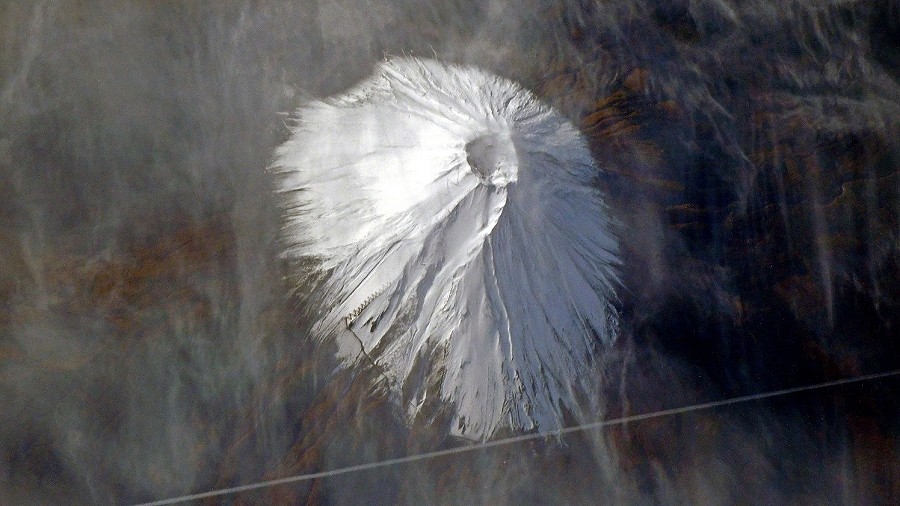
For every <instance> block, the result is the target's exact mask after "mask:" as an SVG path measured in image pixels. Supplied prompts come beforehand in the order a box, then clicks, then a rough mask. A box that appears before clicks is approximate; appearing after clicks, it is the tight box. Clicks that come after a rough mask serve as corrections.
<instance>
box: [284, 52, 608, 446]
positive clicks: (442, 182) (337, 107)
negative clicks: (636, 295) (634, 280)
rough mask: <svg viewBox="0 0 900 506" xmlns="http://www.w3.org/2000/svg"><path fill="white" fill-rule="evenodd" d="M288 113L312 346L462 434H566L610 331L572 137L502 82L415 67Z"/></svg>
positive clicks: (479, 73) (297, 241) (293, 246)
mask: <svg viewBox="0 0 900 506" xmlns="http://www.w3.org/2000/svg"><path fill="white" fill-rule="evenodd" d="M298 116H299V121H298V123H297V125H296V126H294V127H293V129H292V133H291V138H290V140H288V141H287V142H286V143H285V144H284V145H282V146H281V147H279V148H278V150H277V152H276V157H277V159H276V161H275V163H274V167H273V168H274V169H275V170H276V171H278V172H279V173H280V174H281V177H280V179H279V191H280V192H281V193H282V194H283V196H284V197H285V199H286V202H287V203H286V206H285V208H286V226H285V229H284V230H285V231H284V234H285V239H286V242H287V244H288V245H289V247H288V250H287V251H286V254H287V255H288V256H291V257H303V258H314V259H316V260H317V261H318V262H319V264H318V265H319V267H320V268H321V269H322V270H323V272H324V273H325V281H324V283H323V284H322V286H321V288H320V292H319V293H318V296H319V298H320V300H321V301H322V303H323V307H325V308H326V310H325V311H324V312H323V314H321V315H320V319H319V320H318V322H317V323H316V324H315V326H314V329H313V330H314V333H315V335H316V336H317V337H318V338H320V339H322V340H328V339H333V340H335V341H336V343H337V345H338V350H339V351H338V353H339V355H340V358H341V359H342V361H343V363H344V364H345V365H347V366H361V367H362V366H365V365H364V364H368V365H370V364H371V363H372V362H374V364H375V365H376V367H378V368H379V369H381V371H382V372H383V373H384V376H385V377H386V378H387V380H388V382H389V383H390V386H391V391H392V392H393V393H394V394H395V395H396V398H397V400H398V402H399V403H400V405H401V406H402V407H403V408H404V409H405V410H406V411H407V414H408V416H409V417H410V418H411V419H412V418H414V417H415V416H416V415H417V414H418V413H419V411H420V410H421V408H422V406H423V404H424V403H425V400H426V396H432V398H434V396H439V398H440V400H441V402H442V403H444V404H445V405H449V407H450V409H451V410H452V413H453V415H454V419H453V422H452V429H451V430H452V433H453V434H456V435H460V436H464V437H469V438H472V439H486V438H489V437H490V436H491V435H493V434H494V433H495V431H496V430H497V429H499V428H501V427H507V428H510V429H513V430H553V429H556V428H559V427H560V424H561V423H562V413H563V411H564V410H575V409H576V408H577V403H576V398H575V397H576V393H577V392H579V391H580V392H582V393H584V392H588V393H589V392H591V391H592V390H593V389H592V388H591V383H592V382H593V381H595V380H596V378H593V375H591V374H589V372H590V365H591V363H592V361H593V359H594V358H595V357H596V353H597V347H598V345H600V344H602V343H603V342H608V341H609V340H611V339H613V338H614V337H615V334H616V332H617V327H618V316H617V314H616V311H615V309H614V307H613V304H612V302H613V300H614V298H615V288H616V286H617V284H618V280H617V273H616V266H617V262H618V260H617V258H618V242H617V240H616V237H615V236H614V234H613V233H612V231H611V225H610V218H609V216H608V212H607V209H606V206H605V205H604V203H603V198H602V195H601V194H600V192H599V191H598V190H597V188H596V187H595V185H594V184H593V183H594V182H595V178H596V176H597V173H598V170H599V169H598V168H597V166H596V164H595V163H594V161H593V158H592V157H591V154H590V152H589V151H588V148H587V145H586V143H585V141H584V140H583V139H582V137H581V136H580V135H579V133H578V131H577V130H576V129H575V128H574V127H573V126H572V125H571V124H570V123H569V122H568V121H567V120H566V119H565V118H563V117H562V116H561V115H560V114H559V113H557V112H555V111H554V110H553V109H551V108H550V107H548V106H546V105H544V104H542V103H541V102H540V101H539V100H538V99H537V98H536V97H535V96H534V95H533V94H531V93H530V92H528V91H527V90H525V89H523V88H522V87H521V86H519V85H518V84H516V83H514V82H512V81H510V80H508V79H504V78H501V77H498V76H495V75H492V74H490V73H488V72H485V71H483V70H480V69H478V68H474V67H468V66H457V65H448V64H444V63H441V62H437V61H432V60H421V59H414V58H395V59H390V60H388V61H386V62H384V63H382V64H381V65H380V66H379V67H378V69H377V71H376V73H375V75H374V76H372V77H370V78H368V79H366V80H365V81H363V82H361V83H360V84H358V85H357V86H356V87H354V88H353V89H351V90H350V91H348V92H346V93H345V94H343V95H340V96H336V97H332V98H329V99H326V100H324V101H317V102H313V103H310V104H307V105H305V106H303V107H302V108H300V110H299V111H298ZM582 407H583V406H582Z"/></svg>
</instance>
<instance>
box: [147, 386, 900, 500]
mask: <svg viewBox="0 0 900 506" xmlns="http://www.w3.org/2000/svg"><path fill="white" fill-rule="evenodd" d="M897 375H900V369H895V370H893V371H887V372H880V373H873V374H865V375H862V376H856V377H853V378H844V379H839V380H833V381H826V382H824V383H817V384H814V385H805V386H799V387H793V388H785V389H782V390H774V391H771V392H763V393H759V394H751V395H742V396H739V397H732V398H729V399H722V400H719V401H712V402H704V403H701V404H692V405H689V406H682V407H678V408H672V409H664V410H660V411H654V412H651V413H642V414H638V415H629V416H623V417H619V418H610V419H608V420H601V421H597V422H591V423H587V424H583V425H575V426H572V427H565V428H562V429H557V430H552V431H547V432H540V433H533V434H524V435H521V436H513V437H508V438H503V439H497V440H495V441H487V442H484V443H481V444H476V445H470V446H458V447H455V448H448V449H446V450H437V451H433V452H425V453H418V454H415V455H407V456H406V457H398V458H393V459H386V460H379V461H376V462H367V463H365V464H358V465H355V466H348V467H341V468H338V469H330V470H327V471H319V472H315V473H308V474H299V475H295V476H286V477H284V478H277V479H274V480H267V481H260V482H256V483H250V484H247V485H240V486H237V487H230V488H221V489H216V490H210V491H207V492H199V493H196V494H189V495H182V496H178V497H172V498H168V499H160V500H158V501H152V502H147V503H140V504H138V505H136V506H163V505H168V504H177V503H182V502H187V501H194V500H197V499H206V498H209V497H218V496H223V495H230V494H237V493H239V492H247V491H251V490H258V489H261V488H268V487H275V486H278V485H284V484H287V483H297V482H301V481H309V480H314V479H317V478H326V477H330V476H337V475H341V474H348V473H355V472H360V471H366V470H369V469H376V468H379V467H389V466H395V465H400V464H407V463H410V462H417V461H421V460H429V459H435V458H440V457H446V456H450V455H458V454H462V453H468V452H472V451H477V450H482V449H486V448H493V447H496V446H504V445H508V444H514V443H519V442H522V441H531V440H534V439H543V438H547V437H550V436H560V435H563V434H570V433H572V432H580V431H586V430H591V429H600V428H604V427H609V426H612V425H623V424H626V423H629V422H636V421H641V420H647V419H651V418H662V417H666V416H672V415H678V414H682V413H689V412H693V411H702V410H706V409H712V408H716V407H720V406H729V405H733V404H740V403H744V402H750V401H755V400H760V399H767V398H770V397H779V396H784V395H790V394H794V393H798V392H806V391H809V390H819V389H823V388H829V387H835V386H840V385H847V384H850V383H860V382H863V381H871V380H877V379H884V378H889V377H892V376H897Z"/></svg>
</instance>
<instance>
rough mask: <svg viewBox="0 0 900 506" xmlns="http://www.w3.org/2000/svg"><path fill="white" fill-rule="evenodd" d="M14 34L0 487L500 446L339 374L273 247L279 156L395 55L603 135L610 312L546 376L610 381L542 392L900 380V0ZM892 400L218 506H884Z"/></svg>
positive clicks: (896, 418) (348, 9)
mask: <svg viewBox="0 0 900 506" xmlns="http://www.w3.org/2000/svg"><path fill="white" fill-rule="evenodd" d="M0 30H2V32H0V405H2V409H0V503H3V504H134V503H141V502H149V501H155V500H163V499H167V498H172V497H177V496H182V495H185V494H191V493H196V492H204V491H208V490H213V489H219V488H228V487H233V486H239V485H244V484H249V483H254V482H258V481H262V480H270V479H273V478H279V477H283V476H290V475H299V474H305V473H313V472H318V471H327V470H331V469H338V468H341V467H346V466H352V465H357V464H363V463H368V462H375V461H381V460H385V459H390V458H397V457H403V456H407V455H413V454H419V453H423V452H431V451H435V450H442V449H447V448H454V447H458V446H466V445H477V444H478V442H476V441H473V440H472V439H471V438H461V437H458V435H455V434H454V433H453V430H452V429H453V427H452V425H453V420H454V413H455V411H454V409H455V407H454V406H453V405H451V404H448V403H447V402H443V401H442V402H436V401H435V400H432V401H431V402H429V403H425V404H423V405H422V407H421V408H420V409H419V410H418V411H417V412H416V413H415V415H414V416H409V415H408V413H407V412H406V411H404V409H401V408H398V405H397V403H396V402H395V400H394V398H393V397H392V394H391V392H390V391H389V389H385V388H383V387H382V386H380V383H379V382H378V380H377V378H378V376H379V374H380V372H379V371H378V370H376V368H372V367H343V366H341V364H340V363H339V362H340V354H339V353H338V350H336V346H335V344H334V343H333V342H331V341H327V340H324V341H323V339H322V338H321V336H316V335H315V333H316V326H315V322H316V320H317V319H318V318H319V315H320V313H321V312H322V311H324V310H327V309H328V308H324V309H323V307H322V305H323V299H322V298H321V297H320V288H321V286H322V283H323V281H322V275H321V273H320V272H317V271H316V270H315V268H314V267H312V266H311V265H310V264H309V262H307V261H306V260H304V259H302V258H297V257H292V256H290V255H284V253H285V251H287V250H288V249H289V247H290V244H286V242H285V238H284V233H283V228H284V227H285V218H284V214H285V211H284V208H283V204H284V203H283V201H282V200H281V199H280V198H279V196H278V194H277V193H276V192H275V190H276V189H277V188H278V185H279V176H278V174H276V173H274V171H273V170H271V168H272V166H273V164H274V163H275V161H276V149H277V147H278V146H279V145H282V144H283V143H285V142H286V141H287V140H288V139H289V138H290V136H291V128H292V127H293V126H294V125H296V122H297V111H298V110H301V108H303V107H304V106H305V105H307V104H309V103H310V102H311V101H315V100H323V99H326V98H327V97H331V96H334V95H337V94H341V93H343V92H346V91H347V90H348V89H350V88H351V87H352V86H354V85H356V84H357V83H359V82H360V81H361V80H364V79H366V78H367V77H368V76H371V75H372V74H373V72H376V69H377V68H378V66H379V65H380V64H381V63H382V62H383V61H385V59H386V58H394V57H399V58H405V57H417V58H428V59H433V60H439V61H443V62H447V63H449V64H455V65H463V66H472V67H477V68H479V69H483V70H484V71H485V72H489V73H490V74H493V75H497V76H500V77H502V78H505V79H508V80H511V81H512V82H515V83H518V85H519V86H521V88H522V89H524V90H527V91H528V92H530V93H532V94H533V95H534V96H535V97H536V98H537V99H539V100H540V101H541V102H542V103H543V104H546V105H548V106H550V107H552V108H553V109H554V110H555V113H558V114H559V115H560V117H561V118H564V119H565V120H567V121H568V122H570V123H571V125H573V126H574V127H575V130H577V131H578V134H579V135H580V136H581V138H583V139H585V140H586V143H587V148H588V150H589V154H590V156H591V157H592V158H593V162H594V163H595V165H596V177H594V178H592V180H591V182H590V184H591V185H593V187H594V189H595V190H597V191H598V192H602V195H604V198H605V206H606V211H607V212H608V213H609V223H612V224H614V233H615V236H616V241H617V244H618V250H617V253H618V261H619V264H618V267H617V269H618V272H617V278H618V285H617V289H616V291H617V297H616V298H615V301H614V305H615V313H616V314H617V315H618V321H617V328H616V335H615V336H613V337H614V338H610V339H608V340H606V341H604V342H603V344H602V346H598V347H597V348H596V349H595V350H593V351H592V353H591V354H590V355H589V356H588V357H585V362H586V363H590V367H586V368H584V369H580V370H579V372H578V377H577V378H562V379H560V378H556V377H554V381H557V382H560V383H561V384H565V385H571V384H575V383H576V382H577V383H578V384H579V385H580V386H581V387H580V388H582V389H583V390H585V391H584V392H582V393H583V394H584V395H585V396H587V397H591V399H590V400H584V401H583V402H580V403H577V404H578V407H572V406H569V405H564V406H562V407H559V406H556V408H557V410H558V412H559V413H560V417H561V425H562V426H575V425H579V424H585V423H591V422H596V421H600V420H605V419H614V418H618V417H623V416H629V415H635V414H642V413H651V412H655V411H659V410H666V409H671V408H677V407H682V406H690V405H694V404H698V403H705V402H710V401H715V400H720V399H728V398H733V397H738V396H745V395H751V394H757V393H763V392H771V391H776V390H780V389H787V388H792V387H799V386H805V385H814V384H818V383H823V382H827V381H831V380H838V379H843V378H854V377H859V376H863V375H869V374H874V373H881V372H888V371H892V370H895V369H898V368H900V353H898V351H900V344H898V337H897V336H898V335H900V330H898V324H900V322H898V316H900V135H898V133H900V128H898V127H900V73H898V69H900V39H898V34H900V3H898V2H897V1H894V0H856V1H851V0H847V1H842V0H830V1H817V0H809V1H796V0H792V1H788V0H785V1H782V2H776V3H771V2H765V1H762V0H749V1H727V0H691V1H689V0H685V1H681V0H679V1H662V0H660V1H655V0H625V1H602V0H595V1H589V0H578V1H575V0H571V1H559V2H551V1H543V0H487V1H475V0H472V1H463V0H433V1H432V0H399V1H397V0H335V1H327V0H322V1H314V0H307V1H298V2H290V3H288V2H283V3H282V2H279V3H276V2H267V1H261V2H236V1H235V2H231V1H221V2H187V1H185V2H174V1H173V2H151V1H146V2H37V1H35V2H24V1H23V2H13V1H6V2H2V3H0ZM386 128H388V127H386ZM320 137H322V138H323V141H322V142H328V143H333V146H337V147H341V146H342V144H344V143H346V144H347V145H349V143H351V142H355V141H354V140H353V139H354V138H353V137H352V134H351V133H350V132H349V131H348V132H347V133H346V134H343V133H341V132H340V131H337V130H336V131H335V132H334V135H331V136H324V135H320ZM325 137H329V139H324V138H325ZM592 209H593V208H591V207H589V206H586V207H585V208H584V212H585V213H587V212H590V211H591V210H592ZM604 219H605V218H604ZM585 220H587V218H585ZM586 222H587V221H586ZM604 223H605V222H604ZM580 226H581V225H580V224H579V223H576V224H575V225H573V228H578V227H580ZM611 226H612V225H611ZM532 232H533V233H534V234H536V236H537V235H539V233H540V232H542V230H540V229H534V230H532ZM296 233H299V234H303V231H302V230H300V231H299V232H296ZM579 233H580V234H582V235H584V236H591V237H594V240H596V236H597V234H596V233H594V232H593V229H590V228H589V227H588V228H582V229H581V230H580V231H579ZM310 237H314V236H313V235H310ZM301 239H302V237H301ZM295 240H296V238H295ZM310 240H312V239H310ZM523 240H524V239H523ZM560 246H561V247H562V246H564V245H560ZM524 251H526V252H531V251H532V250H531V249H527V248H525V249H524ZM548 258H549V257H548ZM532 262H533V264H534V265H535V266H536V269H535V270H536V271H538V270H540V268H541V266H542V265H544V262H538V261H536V260H533V259H532ZM549 284H551V285H552V283H549ZM585 307H587V306H585ZM898 387H900V377H898V376H891V377H886V378H882V379H877V380H871V381H865V382H859V383H853V384H847V385H843V386H836V387H831V388H825V389H820V390H815V391H808V392H799V393H794V394H790V395H784V396H780V397H774V398H770V399H766V400H758V401H751V402H745V403H740V404H735V405H730V406H724V407H718V408H713V409H706V410H699V411H693V412H689V413H682V414H673V415H670V416H663V417H658V418H651V419H646V420H638V421H633V422H629V423H626V424H617V425H613V426H610V427H606V428H600V429H590V430H584V431H578V432H573V433H570V434H565V435H561V436H549V437H546V438H543V437H540V438H535V439H532V440H529V441H527V442H520V443H510V444H506V445H502V446H494V447H490V448H482V449H475V450H473V451H471V452H467V453H462V454H458V455H454V456H449V457H442V458H433V459H428V460H423V461H420V462H416V463H413V464H398V465H393V466H385V467H382V468H378V469H372V470H365V471H360V472H354V473H347V474H342V475H339V476H334V477H328V478H317V479H313V480H305V481H302V482H298V483H295V484H286V485H280V486H274V487H266V488H262V489H259V490H256V491H252V492H246V493H239V494H229V495H223V496H219V497H214V498H210V499H207V502H206V503H204V504H219V503H225V504H361V503H367V504H397V503H401V504H529V503H533V504H586V503H589V504H598V503H599V504H735V503H742V504H746V503H760V504H824V503H828V504H896V503H898V501H900V478H898V477H900V440H898V438H900V390H898ZM579 395H580V394H579ZM575 397H577V396H573V398H575ZM531 430H532V429H529V428H516V427H511V428H506V429H503V430H499V431H498V432H496V433H494V434H492V435H491V436H490V438H489V439H494V440H496V439H500V438H503V437H508V436H516V435H521V434H527V433H530V431H531Z"/></svg>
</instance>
